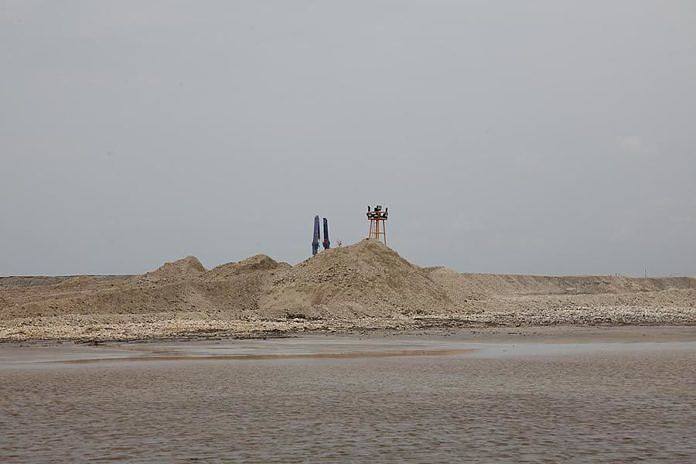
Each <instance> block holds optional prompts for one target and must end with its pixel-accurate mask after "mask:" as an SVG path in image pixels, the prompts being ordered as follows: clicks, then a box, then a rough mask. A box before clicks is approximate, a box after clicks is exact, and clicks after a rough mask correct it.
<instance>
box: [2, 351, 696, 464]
mask: <svg viewBox="0 0 696 464" xmlns="http://www.w3.org/2000/svg"><path fill="white" fill-rule="evenodd" d="M313 355H318V356H313ZM693 437H696V342H693V341H684V340H679V341H666V342H660V343H655V342H646V341H641V342H640V343H625V340H622V342H621V343H619V342H612V341H611V340H609V341H606V340H603V341H601V342H600V341H591V340H590V341H584V342H582V343H575V342H573V343H568V342H563V341H561V342H557V341H556V342H548V341H532V342H529V341H525V342H520V340H507V341H506V340H505V339H500V338H499V339H496V340H492V341H486V340H480V339H477V340H468V339H456V338H454V339H453V338H438V337H412V338H398V337H397V338H378V337H377V338H370V339H359V338H350V337H344V338H328V337H319V338H307V339H295V340H274V341H272V340H269V341H256V342H253V341H252V342H234V341H229V342H216V343H210V342H209V343H188V344H183V343H169V344H135V345H133V344H131V345H123V346H109V347H81V346H62V347H56V346H53V347H34V348H19V347H16V346H5V347H0V462H3V463H14V462H18V463H19V462H84V461H92V462H102V461H127V462H192V461H200V462H219V461H225V462H284V463H285V462H308V461H309V462H404V461H408V462H428V463H430V462H462V461H465V460H470V461H472V462H598V461H602V462H633V461H636V462H638V461H645V462H696V440H694V438H693Z"/></svg>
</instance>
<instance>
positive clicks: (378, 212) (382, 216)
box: [367, 205, 389, 245]
mask: <svg viewBox="0 0 696 464" xmlns="http://www.w3.org/2000/svg"><path fill="white" fill-rule="evenodd" d="M387 216H389V208H385V209H384V211H382V206H381V205H377V206H375V208H374V209H370V207H369V206H368V207H367V219H368V220H369V221H370V233H369V234H368V236H367V238H376V239H377V240H381V241H383V242H384V244H385V245H386V244H387Z"/></svg>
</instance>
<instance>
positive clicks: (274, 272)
mask: <svg viewBox="0 0 696 464" xmlns="http://www.w3.org/2000/svg"><path fill="white" fill-rule="evenodd" d="M695 289H696V279H694V278H664V279H635V278H626V277H612V276H589V277H545V276H520V275H486V274H460V273H457V272H455V271H452V270H448V269H445V268H421V267H418V266H415V265H413V264H411V263H409V262H408V261H406V260H405V259H403V258H401V257H400V256H399V255H398V254H397V253H396V252H394V251H393V250H391V249H390V248H388V247H386V246H385V245H384V244H382V243H381V242H378V241H376V240H363V241H361V242H359V243H357V244H355V245H352V246H346V247H341V248H334V249H331V250H327V251H323V252H321V253H319V254H318V255H317V256H315V257H312V258H310V259H307V260H306V261H303V262H302V263H299V264H297V265H295V266H290V265H289V264H287V263H279V262H276V261H274V260H273V259H271V258H269V257H268V256H265V255H256V256H253V257H251V258H248V259H246V260H243V261H240V262H237V263H230V264H226V265H223V266H219V267H216V268H214V269H211V270H206V269H205V268H204V267H203V265H202V264H201V263H200V262H199V261H198V260H197V259H196V258H194V257H188V258H184V259H182V260H179V261H176V262H173V263H167V264H165V265H163V266H162V267H160V268H159V269H157V270H155V271H152V272H148V273H146V274H144V275H139V276H120V277H119V276H102V277H100V276H94V277H89V276H77V277H70V278H6V279H0V320H8V319H13V318H24V317H34V318H35V317H44V316H60V315H64V314H81V315H100V314H120V315H128V314H138V315H143V314H147V313H171V314H174V315H176V314H186V317H197V318H201V319H215V320H277V319H284V318H286V319H290V318H305V319H332V318H333V319H354V318H361V317H375V318H389V317H395V316H415V315H430V314H440V315H441V314H448V313H450V314H462V313H467V312H469V313H474V312H485V311H496V310H498V309H506V310H509V311H515V310H516V308H521V310H525V309H526V310H529V311H535V310H538V311H544V310H547V309H549V308H550V309H553V310H555V309H557V308H560V309H563V308H566V307H573V308H580V309H582V308H584V307H586V306H593V307H595V308H597V307H602V306H607V305H610V306H632V307H637V308H652V307H662V306H670V307H672V306H673V307H679V308H694V307H696V290H695ZM641 310H642V309H641ZM192 315H193V316H192Z"/></svg>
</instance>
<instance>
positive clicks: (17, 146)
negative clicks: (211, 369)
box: [0, 0, 696, 275]
mask: <svg viewBox="0 0 696 464" xmlns="http://www.w3.org/2000/svg"><path fill="white" fill-rule="evenodd" d="M0 67H1V68H0V157H1V160H0V161H1V164H0V195H1V198H2V199H1V200H0V274H1V275H14V274H73V273H136V272H143V271H145V270H148V269H151V268H154V267H157V266H158V265H160V264H161V263H162V262H163V261H165V260H172V259H176V258H179V257H182V256H185V255H196V256H198V257H199V258H200V259H201V261H202V262H203V263H204V264H205V265H206V266H208V267H211V266H214V265H218V264H221V263H224V262H228V261H237V260H239V259H242V258H245V257H247V256H250V255H252V254H256V253H266V254H269V255H271V256H272V257H274V258H276V259H279V260H284V261H289V262H292V263H294V262H298V261H300V260H302V259H305V258H306V257H307V256H308V255H309V252H310V241H311V230H312V219H313V217H314V215H315V214H320V215H323V216H327V217H328V218H329V219H330V221H331V226H332V233H333V236H332V239H333V240H334V242H335V241H336V240H337V239H340V240H342V241H343V243H344V244H348V243H352V242H355V241H357V240H359V239H361V238H362V237H364V236H365V235H366V232H367V224H366V219H365V215H364V213H365V209H366V206H367V205H368V204H375V203H382V204H385V205H388V206H389V207H390V221H389V222H390V223H389V233H390V239H391V241H390V245H391V246H392V247H393V248H394V249H396V250H397V251H398V252H400V253H401V254H402V255H403V256H404V257H406V258H407V259H410V260H412V261H413V262H415V263H417V264H420V265H446V266H449V267H452V268H454V269H457V270H460V271H471V272H499V273H536V274H613V273H622V274H633V275H642V274H643V272H644V269H645V268H646V267H647V271H648V273H649V274H650V275H696V2H694V1H693V0H685V1H668V0H655V1H641V0H615V1H607V0H601V1H594V0H584V1H565V0H537V1H520V0H509V1H484V0H458V1H455V0H449V1H446V0H429V1H425V0H421V1H415V0H400V1H385V0H368V1H364V0H350V1H330V0H328V1H323V0H322V1H319V0H316V1H305V0H293V1H288V0H278V1H263V0H250V1H233V0H225V1H198V0H196V1H194V0H191V1H143V0H136V1H128V0H114V1H99V2H97V1H91V0H90V1H59V0H46V1H36V0H16V1H8V0H0Z"/></svg>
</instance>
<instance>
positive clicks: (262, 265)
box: [206, 255, 290, 279]
mask: <svg viewBox="0 0 696 464" xmlns="http://www.w3.org/2000/svg"><path fill="white" fill-rule="evenodd" d="M283 267H290V265H289V264H287V263H279V262H277V261H275V260H274V259H272V258H270V257H268V256H266V255H255V256H252V257H251V258H247V259H245V260H243V261H239V262H238V263H228V264H223V265H222V266H218V267H216V268H213V269H211V270H210V271H208V273H207V275H206V278H208V279H215V278H225V277H229V276H233V275H239V274H241V273H245V272H254V271H269V270H273V269H278V268H283Z"/></svg>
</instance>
